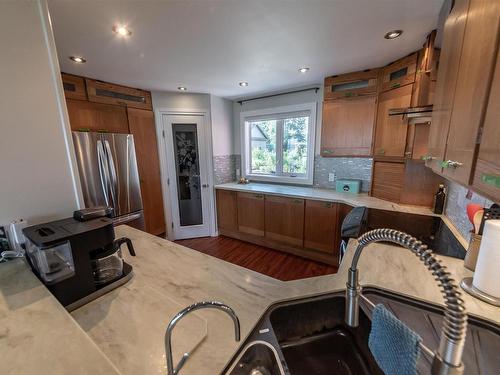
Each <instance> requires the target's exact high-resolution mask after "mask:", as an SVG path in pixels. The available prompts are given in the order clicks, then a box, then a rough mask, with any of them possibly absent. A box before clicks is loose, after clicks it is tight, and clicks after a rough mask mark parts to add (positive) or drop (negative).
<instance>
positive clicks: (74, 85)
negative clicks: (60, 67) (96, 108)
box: [61, 73, 87, 100]
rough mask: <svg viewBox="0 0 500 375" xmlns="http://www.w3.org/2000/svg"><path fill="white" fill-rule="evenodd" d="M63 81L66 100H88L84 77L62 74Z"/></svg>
mask: <svg viewBox="0 0 500 375" xmlns="http://www.w3.org/2000/svg"><path fill="white" fill-rule="evenodd" d="M61 79H62V83H63V88H64V96H65V97H66V99H78V100H87V91H86V90H85V80H84V79H83V77H78V76H74V75H72V74H66V73H61Z"/></svg>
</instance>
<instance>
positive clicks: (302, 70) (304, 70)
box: [299, 67, 310, 73]
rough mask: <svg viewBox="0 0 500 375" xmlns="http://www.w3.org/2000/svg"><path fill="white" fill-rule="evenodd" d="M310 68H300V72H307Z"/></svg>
mask: <svg viewBox="0 0 500 375" xmlns="http://www.w3.org/2000/svg"><path fill="white" fill-rule="evenodd" d="M309 70H310V68H306V67H303V68H299V72H300V73H307V72H308V71H309Z"/></svg>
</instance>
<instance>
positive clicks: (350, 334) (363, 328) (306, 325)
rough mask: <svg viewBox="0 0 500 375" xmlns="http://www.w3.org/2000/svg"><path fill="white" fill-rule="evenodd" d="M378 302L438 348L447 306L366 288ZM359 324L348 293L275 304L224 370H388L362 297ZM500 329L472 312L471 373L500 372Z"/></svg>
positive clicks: (424, 362) (237, 373)
mask: <svg viewBox="0 0 500 375" xmlns="http://www.w3.org/2000/svg"><path fill="white" fill-rule="evenodd" d="M363 294H364V296H365V297H367V298H368V299H369V300H371V301H372V302H373V303H375V304H377V303H383V304H384V305H385V306H386V307H387V308H388V309H389V310H390V311H392V313H393V314H394V315H396V316H397V317H398V318H399V319H400V320H401V321H403V322H404V323H405V324H406V325H408V326H409V327H410V328H411V329H413V330H414V331H416V332H418V333H419V334H420V336H421V337H422V340H423V343H424V344H425V345H426V346H427V347H429V348H431V349H433V350H434V349H435V348H436V347H437V346H438V342H439V336H440V330H441V321H442V316H443V309H442V308H441V307H439V306H437V305H433V304H428V303H423V302H421V301H417V300H413V299H410V298H407V297H404V296H401V295H398V294H394V293H392V292H387V291H383V290H380V289H376V288H364V289H363ZM361 306H362V311H361V312H360V316H359V327H357V328H350V327H348V326H347V325H346V324H345V323H344V310H345V297H344V293H343V292H340V293H330V294H326V295H321V296H316V297H311V298H302V299H297V300H293V301H287V302H281V303H277V304H274V305H272V306H271V307H270V308H269V309H268V310H267V311H266V312H265V313H264V315H263V316H262V317H261V319H260V320H259V322H258V323H257V325H256V326H255V327H254V329H253V330H252V331H251V332H250V334H249V336H248V337H247V339H246V340H245V342H244V343H243V344H242V345H241V347H240V349H239V350H238V351H237V352H236V354H235V355H234V357H233V359H232V360H231V361H230V362H229V364H228V365H227V366H226V368H225V369H224V371H223V372H222V373H223V374H225V375H285V374H291V375H302V374H305V375H323V374H338V375H343V374H346V375H347V374H356V375H369V374H375V375H378V374H383V372H382V371H381V370H380V368H379V367H378V365H377V363H376V362H375V360H374V358H373V356H372V354H371V352H370V350H369V348H368V337H369V334H370V330H371V320H370V319H371V308H370V307H369V305H367V304H365V303H363V301H361ZM499 349H500V327H499V326H498V325H495V324H492V323H490V322H487V321H485V320H482V319H479V318H475V317H471V316H469V325H468V330H467V340H466V343H465V349H464V356H463V362H464V365H465V368H466V372H465V373H466V374H490V373H498V372H499V371H500V356H498V350H499ZM431 363H432V358H431V357H430V356H429V355H428V354H425V352H422V354H421V356H420V359H419V362H418V365H417V370H418V373H419V374H429V373H430V366H431Z"/></svg>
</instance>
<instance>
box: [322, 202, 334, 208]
mask: <svg viewBox="0 0 500 375" xmlns="http://www.w3.org/2000/svg"><path fill="white" fill-rule="evenodd" d="M332 206H333V204H332V203H331V202H326V203H323V207H325V208H332Z"/></svg>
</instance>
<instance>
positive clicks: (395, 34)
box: [384, 30, 403, 39]
mask: <svg viewBox="0 0 500 375" xmlns="http://www.w3.org/2000/svg"><path fill="white" fill-rule="evenodd" d="M401 34H403V30H391V31H389V32H388V33H386V34H385V35H384V38H385V39H396V38H397V37H399V36H401Z"/></svg>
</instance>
